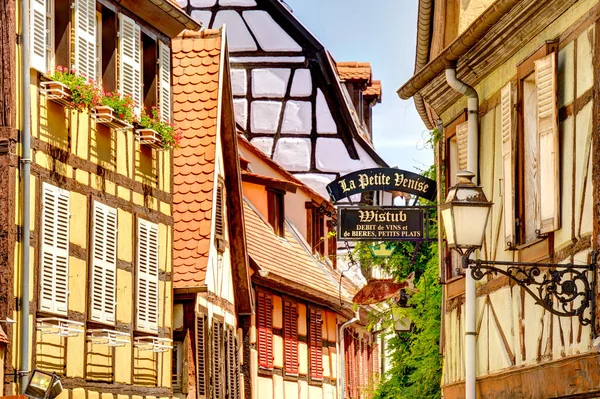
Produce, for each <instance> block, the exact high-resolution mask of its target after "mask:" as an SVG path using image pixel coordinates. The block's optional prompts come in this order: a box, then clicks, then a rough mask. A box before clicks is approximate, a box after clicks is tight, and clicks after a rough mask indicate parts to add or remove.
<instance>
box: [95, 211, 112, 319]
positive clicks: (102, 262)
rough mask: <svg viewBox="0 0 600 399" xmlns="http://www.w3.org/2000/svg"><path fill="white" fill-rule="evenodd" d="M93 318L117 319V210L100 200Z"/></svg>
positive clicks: (96, 215) (96, 218)
mask: <svg viewBox="0 0 600 399" xmlns="http://www.w3.org/2000/svg"><path fill="white" fill-rule="evenodd" d="M91 256H92V261H91V268H92V269H91V288H90V294H91V298H90V309H91V315H90V317H91V319H92V320H93V321H98V322H103V323H113V324H114V322H115V313H116V299H117V298H116V287H117V210H116V209H115V208H111V207H110V206H106V205H104V204H101V203H99V202H97V201H94V202H93V207H92V255H91Z"/></svg>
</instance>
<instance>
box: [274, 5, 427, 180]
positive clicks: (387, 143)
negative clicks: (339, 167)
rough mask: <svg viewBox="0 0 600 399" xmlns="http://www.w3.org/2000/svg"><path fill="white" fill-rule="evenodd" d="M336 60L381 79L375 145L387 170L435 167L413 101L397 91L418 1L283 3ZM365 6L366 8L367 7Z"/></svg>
mask: <svg viewBox="0 0 600 399" xmlns="http://www.w3.org/2000/svg"><path fill="white" fill-rule="evenodd" d="M285 2H286V3H287V4H288V5H289V6H290V7H291V8H292V10H293V12H294V15H295V16H296V18H298V19H299V20H300V22H302V24H304V26H306V27H307V28H308V29H309V30H310V31H311V32H312V33H313V34H314V35H315V36H316V37H317V39H318V40H319V41H320V42H321V43H322V44H323V45H324V46H325V47H326V48H327V49H328V50H329V52H330V53H331V54H332V55H333V57H334V58H335V60H336V61H360V62H365V61H366V62H370V63H371V69H372V71H373V79H377V80H381V84H382V88H383V96H382V102H381V103H380V104H377V105H376V106H375V107H374V108H373V141H374V144H375V149H376V150H377V153H378V154H379V155H380V156H381V157H382V158H383V159H384V160H385V161H386V162H387V163H388V165H389V166H397V167H399V168H400V169H404V170H410V171H420V170H423V169H426V168H428V167H429V166H430V165H431V164H432V163H433V151H432V150H431V148H425V141H426V139H427V137H428V131H427V129H426V128H425V125H424V124H423V122H422V121H421V118H420V117H419V114H418V113H417V110H416V109H415V107H414V104H413V102H412V100H409V101H404V100H401V99H400V98H399V97H398V95H397V94H396V91H397V90H398V89H399V88H400V86H402V85H403V84H404V83H405V82H406V81H407V80H408V79H410V77H411V76H412V75H413V72H414V62H415V48H416V45H415V43H416V32H417V3H418V0H285ZM365 4H368V5H369V7H368V8H366V7H365Z"/></svg>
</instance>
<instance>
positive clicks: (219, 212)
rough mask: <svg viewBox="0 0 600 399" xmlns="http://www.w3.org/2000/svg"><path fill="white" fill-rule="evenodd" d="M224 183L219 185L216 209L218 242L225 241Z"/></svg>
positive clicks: (216, 235) (220, 182)
mask: <svg viewBox="0 0 600 399" xmlns="http://www.w3.org/2000/svg"><path fill="white" fill-rule="evenodd" d="M224 200H225V198H224V192H223V182H222V181H219V184H218V185H217V200H216V209H215V238H216V239H217V240H224V239H225V233H224V224H225V221H224V218H223V202H224Z"/></svg>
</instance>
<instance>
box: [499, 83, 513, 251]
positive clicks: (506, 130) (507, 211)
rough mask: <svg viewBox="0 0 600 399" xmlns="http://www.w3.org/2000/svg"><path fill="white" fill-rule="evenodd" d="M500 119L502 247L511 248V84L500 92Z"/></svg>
mask: <svg viewBox="0 0 600 399" xmlns="http://www.w3.org/2000/svg"><path fill="white" fill-rule="evenodd" d="M500 97H501V99H500V118H501V131H502V204H503V206H504V212H503V218H504V245H505V249H510V248H512V247H513V246H514V245H515V243H516V222H515V216H516V215H515V183H516V181H515V153H516V151H515V145H516V140H515V132H516V130H515V124H514V119H513V118H514V113H513V97H512V83H511V82H508V84H507V85H506V86H504V87H503V88H502V91H501V92H500Z"/></svg>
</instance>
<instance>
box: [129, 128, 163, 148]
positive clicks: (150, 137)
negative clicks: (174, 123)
mask: <svg viewBox="0 0 600 399" xmlns="http://www.w3.org/2000/svg"><path fill="white" fill-rule="evenodd" d="M135 139H136V140H137V141H139V142H140V144H143V145H145V146H148V147H150V148H154V149H157V150H164V147H163V140H162V136H161V135H160V134H158V132H157V131H156V130H152V129H144V128H141V129H135Z"/></svg>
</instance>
